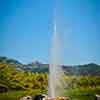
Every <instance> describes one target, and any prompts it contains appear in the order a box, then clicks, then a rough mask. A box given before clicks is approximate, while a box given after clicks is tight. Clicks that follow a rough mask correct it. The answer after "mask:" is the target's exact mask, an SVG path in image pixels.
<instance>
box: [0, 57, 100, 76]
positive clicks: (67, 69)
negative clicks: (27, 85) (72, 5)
mask: <svg viewBox="0 0 100 100" xmlns="http://www.w3.org/2000/svg"><path fill="white" fill-rule="evenodd" d="M0 63H6V64H10V65H13V66H14V67H15V68H16V69H17V70H23V71H30V72H39V73H41V72H48V68H49V64H42V63H40V62H38V61H35V62H32V63H30V64H22V63H20V62H19V61H17V60H15V59H10V58H7V57H0ZM61 67H62V69H63V70H64V73H65V74H67V75H73V74H75V75H97V76H100V65H97V64H94V63H90V64H84V65H77V66H76V65H75V66H66V65H62V66H61Z"/></svg>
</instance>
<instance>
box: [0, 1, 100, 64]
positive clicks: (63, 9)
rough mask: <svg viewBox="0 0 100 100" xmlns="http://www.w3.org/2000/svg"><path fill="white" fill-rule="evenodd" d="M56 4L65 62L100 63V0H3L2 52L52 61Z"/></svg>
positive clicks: (0, 17) (26, 60) (0, 3)
mask: <svg viewBox="0 0 100 100" xmlns="http://www.w3.org/2000/svg"><path fill="white" fill-rule="evenodd" d="M55 8H56V11H55V12H56V19H57V31H58V33H59V37H60V44H61V59H62V60H61V63H62V64H67V65H73V64H85V63H91V62H94V63H98V64H100V45H99V43H100V40H99V39H100V0H56V1H55V0H0V56H7V57H9V58H14V59H17V60H19V61H20V62H22V63H30V62H32V61H34V60H38V61H40V62H42V63H48V62H49V58H50V57H49V54H50V48H51V41H52V36H53V23H54V9H55Z"/></svg>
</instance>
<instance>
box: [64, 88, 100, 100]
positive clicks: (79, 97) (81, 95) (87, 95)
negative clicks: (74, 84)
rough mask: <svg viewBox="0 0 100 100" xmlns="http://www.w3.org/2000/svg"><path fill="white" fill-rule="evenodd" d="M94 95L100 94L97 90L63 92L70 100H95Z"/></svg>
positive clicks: (86, 89)
mask: <svg viewBox="0 0 100 100" xmlns="http://www.w3.org/2000/svg"><path fill="white" fill-rule="evenodd" d="M95 94H100V89H98V88H94V89H93V88H75V89H70V90H67V91H65V95H68V96H69V97H70V98H71V100H95Z"/></svg>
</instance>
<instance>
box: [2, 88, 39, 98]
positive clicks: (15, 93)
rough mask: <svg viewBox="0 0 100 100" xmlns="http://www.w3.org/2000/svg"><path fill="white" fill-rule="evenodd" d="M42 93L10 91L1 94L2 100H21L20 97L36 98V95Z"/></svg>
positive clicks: (36, 91) (37, 91) (35, 91)
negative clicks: (29, 96)
mask: <svg viewBox="0 0 100 100" xmlns="http://www.w3.org/2000/svg"><path fill="white" fill-rule="evenodd" d="M38 93H41V91H40V90H39V89H38V90H28V91H9V92H6V93H0V100H19V98H20V97H22V96H26V95H31V96H34V95H35V94H38Z"/></svg>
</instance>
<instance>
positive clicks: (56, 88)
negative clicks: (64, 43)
mask: <svg viewBox="0 0 100 100" xmlns="http://www.w3.org/2000/svg"><path fill="white" fill-rule="evenodd" d="M53 34H54V36H53V43H52V48H51V62H50V65H49V81H48V85H49V86H48V95H49V97H51V98H54V97H58V96H62V94H63V89H64V88H63V84H62V82H63V80H62V75H63V74H62V69H61V67H60V56H59V55H60V53H59V51H60V48H59V36H58V32H57V26H56V23H55V24H54V33H53Z"/></svg>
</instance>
